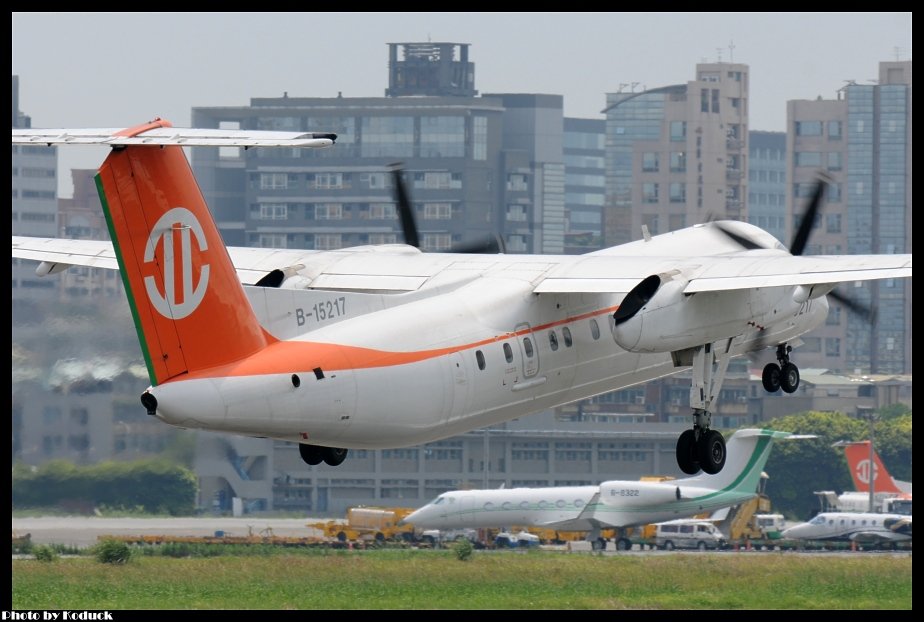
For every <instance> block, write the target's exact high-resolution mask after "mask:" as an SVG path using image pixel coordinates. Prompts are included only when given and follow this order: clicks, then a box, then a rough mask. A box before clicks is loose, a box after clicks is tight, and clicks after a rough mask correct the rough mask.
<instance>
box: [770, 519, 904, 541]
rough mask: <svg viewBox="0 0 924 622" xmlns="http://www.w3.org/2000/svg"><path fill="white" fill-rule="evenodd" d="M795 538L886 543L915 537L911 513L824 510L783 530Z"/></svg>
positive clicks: (784, 534) (787, 535) (785, 536)
mask: <svg viewBox="0 0 924 622" xmlns="http://www.w3.org/2000/svg"><path fill="white" fill-rule="evenodd" d="M783 537H784V538H789V539H793V540H835V541H837V540H849V541H853V542H858V543H864V542H865V543H871V544H885V543H893V544H894V543H895V542H904V541H907V540H911V516H903V515H901V514H880V513H873V512H822V513H821V514H818V515H817V516H815V518H813V519H812V520H810V521H808V522H806V523H800V524H798V525H794V526H792V527H790V528H789V529H785V530H783Z"/></svg>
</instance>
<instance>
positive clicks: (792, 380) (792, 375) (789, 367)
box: [780, 363, 799, 393]
mask: <svg viewBox="0 0 924 622" xmlns="http://www.w3.org/2000/svg"><path fill="white" fill-rule="evenodd" d="M780 388H781V389H783V391H784V392H786V393H795V391H796V389H798V388H799V368H798V367H796V366H795V365H793V364H792V363H786V364H785V365H783V368H782V370H781V371H780Z"/></svg>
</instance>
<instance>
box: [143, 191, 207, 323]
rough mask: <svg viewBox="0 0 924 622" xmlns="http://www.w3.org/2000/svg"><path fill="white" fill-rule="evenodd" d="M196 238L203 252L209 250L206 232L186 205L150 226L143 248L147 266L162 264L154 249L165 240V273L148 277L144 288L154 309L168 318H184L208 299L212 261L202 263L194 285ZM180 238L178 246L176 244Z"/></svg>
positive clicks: (157, 268)
mask: <svg viewBox="0 0 924 622" xmlns="http://www.w3.org/2000/svg"><path fill="white" fill-rule="evenodd" d="M193 237H195V239H196V244H197V245H198V246H199V252H200V253H204V252H205V251H207V250H208V248H209V246H208V241H207V240H206V238H205V231H204V230H203V229H202V225H201V224H199V221H198V220H197V219H196V216H195V215H194V214H193V213H192V212H191V211H189V210H188V209H186V208H185V207H174V208H173V209H171V210H170V211H168V212H167V213H165V214H164V215H163V216H161V217H160V219H159V220H158V221H157V223H156V224H155V225H154V228H153V229H151V234H150V236H148V242H147V245H146V246H145V249H144V264H145V266H146V267H148V266H153V269H154V271H155V272H156V271H158V270H159V267H158V265H157V262H156V261H155V251H156V249H157V246H158V244H161V242H162V243H163V253H162V254H161V255H160V257H162V258H163V260H162V261H163V267H162V270H163V272H162V273H161V274H160V275H159V276H160V277H161V278H159V279H158V278H156V277H155V276H145V277H144V287H145V290H146V291H147V293H148V298H150V299H151V304H152V305H153V306H154V309H156V310H157V312H158V313H160V314H161V315H162V316H164V317H165V318H168V319H173V320H181V319H183V318H185V317H187V316H189V314H191V313H192V312H193V311H195V310H196V309H197V308H198V307H199V305H200V304H201V303H202V299H203V298H205V292H206V289H207V288H208V283H209V264H207V263H202V264H201V265H200V266H199V279H198V282H197V283H195V284H194V283H193V281H194V280H195V274H193V272H194V268H193V263H194V262H193V248H192V238H193ZM177 241H179V248H177V245H176V243H177ZM177 262H179V271H180V283H179V287H177V283H176V271H177ZM158 280H160V281H162V282H163V284H164V292H163V294H161V292H160V290H159V289H158V287H157V281H158ZM177 289H179V292H177ZM178 293H179V294H180V295H179V296H178V295H177V294H178Z"/></svg>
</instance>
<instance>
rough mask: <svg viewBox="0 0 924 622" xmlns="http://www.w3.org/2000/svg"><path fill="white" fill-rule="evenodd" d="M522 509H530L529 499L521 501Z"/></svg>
mask: <svg viewBox="0 0 924 622" xmlns="http://www.w3.org/2000/svg"><path fill="white" fill-rule="evenodd" d="M520 509H521V510H528V509H529V501H520Z"/></svg>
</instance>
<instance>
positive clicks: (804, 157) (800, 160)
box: [795, 151, 821, 166]
mask: <svg viewBox="0 0 924 622" xmlns="http://www.w3.org/2000/svg"><path fill="white" fill-rule="evenodd" d="M795 159H796V166H821V152H819V151H797V152H796V158H795Z"/></svg>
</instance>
